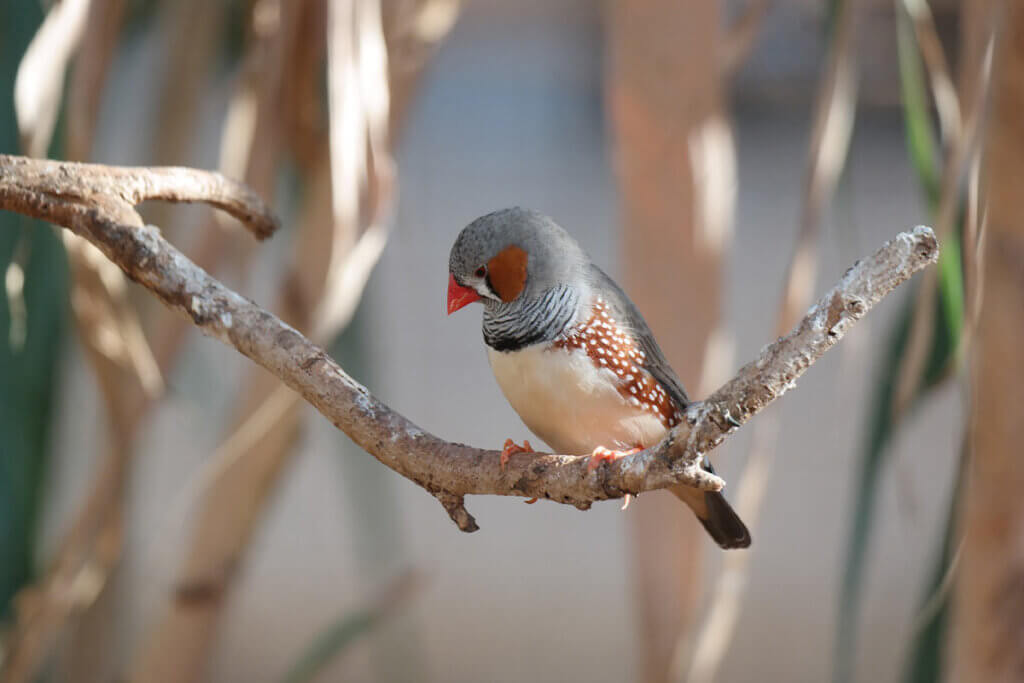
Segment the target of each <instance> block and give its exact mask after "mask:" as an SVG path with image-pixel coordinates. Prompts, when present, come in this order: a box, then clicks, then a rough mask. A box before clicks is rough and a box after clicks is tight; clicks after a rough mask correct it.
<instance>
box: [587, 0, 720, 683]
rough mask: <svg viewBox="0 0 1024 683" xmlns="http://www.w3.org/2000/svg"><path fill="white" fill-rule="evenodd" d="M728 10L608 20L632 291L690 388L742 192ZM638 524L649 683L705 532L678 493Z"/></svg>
mask: <svg viewBox="0 0 1024 683" xmlns="http://www.w3.org/2000/svg"><path fill="white" fill-rule="evenodd" d="M719 11H720V8H719V3H716V2H705V1H704V0H687V1H686V2H682V3H680V2H675V1H673V0H624V1H623V2H616V3H611V4H610V5H609V6H608V15H607V16H608V25H609V38H608V39H609V48H610V59H609V60H608V72H607V75H606V78H607V82H608V100H609V101H608V107H609V110H610V112H611V115H612V120H613V135H614V139H615V157H616V172H617V175H618V179H619V187H620V188H621V196H622V209H621V211H622V217H623V226H624V233H623V236H622V254H623V275H624V280H625V285H626V288H627V289H628V290H629V291H630V293H631V295H632V296H633V299H634V300H635V301H636V303H637V305H638V306H639V307H640V309H641V310H642V311H643V312H644V317H645V318H646V319H647V321H648V322H649V324H650V325H651V328H652V330H653V331H654V333H655V335H656V336H657V338H658V341H659V343H660V344H661V346H662V348H663V349H664V351H665V353H666V355H667V356H668V359H669V361H670V362H671V363H672V365H673V367H674V368H675V369H676V370H677V371H678V373H679V375H680V377H681V378H682V380H683V382H684V384H686V385H687V386H690V387H696V386H697V383H698V379H699V378H700V374H701V372H700V371H701V367H702V361H703V359H704V357H705V354H706V353H707V349H708V343H709V340H710V339H711V338H712V330H713V329H714V328H715V327H716V325H717V324H718V320H719V315H720V309H721V290H720V287H719V286H718V282H719V280H720V279H721V258H722V253H723V250H724V248H725V247H726V246H727V244H728V242H729V240H730V239H731V228H732V225H731V222H732V211H733V194H734V191H735V177H734V173H735V154H734V149H733V144H732V137H731V130H730V127H729V123H728V121H727V119H726V117H725V113H724V111H723V102H722V90H721V79H720V73H721V70H722V69H721V67H720V65H719V64H718V62H717V61H716V59H717V56H718V55H719V54H720V49H721V47H722V38H721V35H720V33H721V17H720V14H719ZM680 301H683V302H685V303H684V304H683V310H682V311H681V310H680ZM629 525H630V527H631V529H630V533H631V537H632V546H633V552H632V553H631V557H632V559H633V577H634V590H635V595H636V599H637V610H638V615H639V625H640V629H639V633H638V634H637V636H638V641H637V642H638V645H639V653H640V657H641V661H640V678H639V680H643V681H646V682H647V683H659V682H662V681H667V680H668V679H669V676H670V673H671V664H672V656H673V652H674V650H675V645H676V642H677V641H678V639H679V637H680V635H681V634H682V633H684V632H686V630H687V629H689V628H690V626H691V623H692V621H693V618H694V614H695V610H696V606H697V600H698V598H699V595H700V586H701V583H700V578H699V573H700V566H701V552H700V548H701V545H700V543H699V539H700V534H701V533H702V532H701V530H700V529H699V527H698V526H697V525H696V524H695V523H694V521H693V519H691V517H690V516H689V515H687V514H685V511H684V510H683V509H682V508H681V506H680V505H679V502H678V501H677V500H675V499H674V498H673V497H671V496H667V495H660V496H644V497H643V498H642V499H641V500H638V501H637V502H636V503H634V504H633V506H632V509H631V510H630V511H629Z"/></svg>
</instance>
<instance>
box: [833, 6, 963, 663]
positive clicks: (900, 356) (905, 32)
mask: <svg viewBox="0 0 1024 683" xmlns="http://www.w3.org/2000/svg"><path fill="white" fill-rule="evenodd" d="M897 46H898V49H899V64H900V87H901V94H902V102H903V114H904V125H905V129H906V140H907V151H908V154H909V156H910V161H911V165H912V166H913V168H914V171H915V174H916V175H917V178H918V181H919V183H920V185H921V188H922V192H923V194H924V196H925V200H926V203H927V205H928V207H929V209H930V211H931V214H932V215H933V216H934V214H935V212H936V209H937V206H938V203H939V193H940V184H941V181H940V173H939V165H938V163H939V162H938V160H939V156H940V155H939V152H938V150H937V143H936V140H937V136H936V133H935V126H934V124H933V119H932V114H931V110H930V108H929V104H928V101H929V100H928V91H927V86H926V80H925V74H924V69H923V66H922V63H921V58H920V51H919V49H918V45H917V41H916V37H915V34H914V30H913V26H912V25H911V23H910V19H909V17H908V16H907V15H906V12H904V11H897ZM960 220H962V217H961V218H960ZM953 233H954V234H953V235H951V236H949V237H947V238H946V239H945V240H944V242H943V244H942V252H941V255H940V257H939V265H938V267H939V276H938V296H937V297H936V299H935V306H936V311H935V315H934V318H933V320H934V324H933V329H932V334H931V340H930V344H931V346H930V349H929V352H928V359H927V362H926V366H925V369H924V373H923V377H921V378H920V380H919V381H918V383H917V386H916V387H915V390H914V394H913V396H912V398H911V401H910V406H909V407H908V408H909V409H908V410H907V411H906V414H912V413H913V411H914V409H915V408H916V407H917V406H918V405H919V404H920V401H921V399H922V398H923V397H924V396H925V395H926V394H927V393H928V392H929V391H930V390H931V389H932V388H934V387H935V386H937V385H938V384H939V383H940V382H941V381H942V379H943V378H944V377H945V376H946V374H947V372H946V371H947V370H948V368H949V365H950V363H951V362H952V361H953V360H954V359H955V358H956V349H957V346H958V345H959V342H960V337H961V333H962V328H963V311H964V292H963V270H962V263H961V257H960V244H959V234H960V231H959V230H954V231H953ZM916 294H917V290H916V288H915V291H914V293H913V295H912V296H911V297H910V299H909V302H908V304H907V305H905V307H904V310H903V311H902V313H901V315H900V319H899V322H898V323H897V327H896V329H895V330H894V332H893V334H892V337H891V341H890V345H889V353H888V354H887V355H886V358H885V363H884V367H883V368H882V373H881V375H880V377H879V379H878V383H877V385H876V394H875V398H874V399H873V401H872V404H871V405H872V406H874V410H873V412H872V414H871V417H870V423H869V426H868V431H867V433H868V438H867V443H866V444H865V449H864V453H863V455H862V459H861V466H860V473H859V476H858V481H857V493H856V497H855V502H854V506H855V507H854V512H853V528H852V529H851V531H850V536H849V539H848V541H847V553H846V563H845V571H844V576H843V584H842V594H841V597H840V609H839V624H838V628H837V632H836V643H835V653H834V663H833V666H834V668H833V681H835V682H836V683H845V682H846V681H849V680H851V679H852V677H853V673H854V672H853V667H854V662H855V661H856V654H857V627H858V624H859V621H860V605H861V601H862V593H863V582H864V569H865V566H866V564H867V552H868V545H869V540H870V536H871V530H872V527H873V525H874V510H875V505H876V495H877V491H878V489H879V487H880V485H881V483H880V482H881V477H882V474H883V472H884V469H885V466H886V464H887V451H886V446H887V445H888V443H889V441H890V439H891V438H892V436H893V434H894V433H895V430H896V428H897V427H898V425H897V424H896V423H895V422H894V420H893V417H894V414H893V404H894V400H895V391H896V378H897V377H898V376H899V374H900V368H901V367H902V365H903V363H904V360H905V358H906V355H907V351H908V341H909V336H910V324H911V320H912V318H913V314H914V310H913V307H914V303H915V302H916V301H917V296H916Z"/></svg>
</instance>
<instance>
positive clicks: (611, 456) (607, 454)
mask: <svg viewBox="0 0 1024 683" xmlns="http://www.w3.org/2000/svg"><path fill="white" fill-rule="evenodd" d="M642 450H643V449H642V448H630V449H629V450H628V451H613V450H611V449H609V448H605V447H604V446H598V447H597V448H595V449H594V452H593V453H591V454H590V461H589V462H588V463H587V471H588V472H593V471H594V470H596V469H597V468H598V467H600V466H601V463H602V462H613V461H615V460H618V459H619V458H624V457H626V456H627V455H633V454H634V453H639V452H640V451H642Z"/></svg>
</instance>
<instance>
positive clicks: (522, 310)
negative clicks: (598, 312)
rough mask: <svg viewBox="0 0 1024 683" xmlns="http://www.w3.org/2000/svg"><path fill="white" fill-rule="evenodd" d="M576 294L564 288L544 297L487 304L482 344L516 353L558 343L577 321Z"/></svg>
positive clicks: (548, 293)
mask: <svg viewBox="0 0 1024 683" xmlns="http://www.w3.org/2000/svg"><path fill="white" fill-rule="evenodd" d="M578 308H579V294H578V293H577V292H576V291H575V290H574V289H573V288H571V287H569V286H567V285H558V286H556V287H552V288H551V289H549V290H547V291H546V292H545V293H544V295H543V296H541V297H537V298H534V299H528V300H518V299H517V300H516V301H512V302H509V303H495V302H490V301H488V303H487V306H486V307H485V308H484V324H483V331H484V343H486V344H487V346H489V347H491V348H492V349H494V350H495V351H518V350H519V349H521V348H523V347H526V346H532V345H534V344H540V343H542V342H550V341H554V340H555V339H557V338H558V337H559V336H560V335H561V334H563V333H564V332H565V331H566V330H568V329H569V328H570V327H572V325H574V324H575V323H576V322H577V321H576V312H577V310H578Z"/></svg>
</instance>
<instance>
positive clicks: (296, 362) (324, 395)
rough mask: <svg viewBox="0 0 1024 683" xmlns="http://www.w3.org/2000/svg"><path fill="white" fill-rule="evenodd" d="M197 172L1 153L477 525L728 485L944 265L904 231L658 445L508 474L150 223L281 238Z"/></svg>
mask: <svg viewBox="0 0 1024 683" xmlns="http://www.w3.org/2000/svg"><path fill="white" fill-rule="evenodd" d="M191 173H192V174H194V177H190V172H189V170H188V169H174V172H173V173H168V172H167V171H164V170H160V171H154V170H150V169H145V168H140V169H129V168H111V167H105V166H95V165H88V164H64V163H58V162H41V161H34V160H28V159H25V158H22V157H11V156H4V155H0V209H6V210H10V211H16V212H19V213H23V214H26V215H30V216H34V217H37V218H41V219H44V220H48V221H51V222H54V223H57V224H59V225H62V226H64V227H66V228H68V229H70V230H73V231H74V232H76V233H77V234H79V235H81V236H82V237H84V238H85V239H87V240H89V241H90V242H92V243H93V244H95V245H96V246H97V247H98V248H99V249H100V250H101V251H103V253H104V254H106V256H107V257H108V258H110V259H111V260H112V261H113V262H114V263H116V264H117V265H118V266H120V267H121V268H122V269H123V270H124V272H125V273H126V274H127V275H128V276H129V277H130V278H131V279H133V280H135V281H136V282H138V283H140V284H142V285H143V286H144V287H146V288H147V289H149V290H151V291H152V292H153V293H154V294H156V295H157V296H158V297H159V298H160V299H161V300H162V301H164V303H166V304H167V305H168V306H170V307H172V308H174V309H176V310H178V311H180V312H182V313H183V314H185V315H187V316H188V317H189V318H190V319H191V320H192V322H193V323H194V324H195V325H196V326H197V327H199V328H200V329H201V330H202V331H203V332H204V333H205V334H208V335H210V336H212V337H215V338H217V339H219V340H221V341H222V342H224V343H225V344H228V345H230V346H233V347H234V348H236V349H237V350H238V351H239V352H241V353H242V354H244V355H246V356H248V357H249V358H251V359H252V360H253V361H255V362H256V363H259V364H260V365H262V366H263V367H264V368H266V369H267V370H269V371H270V372H271V373H273V374H274V375H276V376H277V377H278V378H280V379H281V381H282V382H284V383H285V384H287V385H288V386H289V387H291V388H292V389H293V390H295V391H296V392H298V393H299V394H300V395H301V396H302V397H303V398H304V399H305V400H306V401H308V402H309V403H310V404H312V405H313V406H314V407H315V408H316V409H317V410H319V411H320V412H321V413H322V414H323V415H324V416H325V417H327V418H328V419H329V420H330V421H331V422H332V423H333V424H334V425H335V426H337V427H338V429H340V430H342V431H343V432H345V433H346V434H347V435H348V436H349V437H350V438H351V439H352V440H353V441H355V442H356V443H357V444H359V445H360V446H361V447H362V448H364V449H365V450H366V451H367V452H369V453H370V454H372V455H373V456H374V457H376V458H377V459H378V460H380V461H381V462H382V463H383V464H385V465H387V466H388V467H390V468H391V469H393V470H395V471H396V472H398V473H399V474H401V475H403V476H405V477H407V478H409V479H411V480H412V481H414V482H416V483H417V484H419V485H420V486H422V487H423V488H425V489H426V490H427V491H429V492H430V493H431V494H432V495H434V496H435V497H436V498H437V499H438V500H439V501H440V502H441V503H442V505H443V506H444V508H445V510H446V511H447V512H448V514H449V516H450V517H451V518H452V520H453V521H454V522H455V523H456V524H457V525H458V526H459V528H460V529H462V530H463V531H475V530H476V529H477V525H476V521H475V520H474V519H473V517H472V515H470V514H469V513H468V512H467V511H466V508H465V504H464V497H465V496H466V495H480V494H491V495H506V496H507V495H511V496H522V497H524V498H546V499H549V500H553V501H555V502H559V503H565V504H569V505H574V506H576V507H577V508H580V509H587V508H589V507H590V505H591V504H592V503H593V502H595V501H599V500H607V499H611V498H621V497H623V496H625V495H626V494H633V495H637V494H640V493H643V492H645V491H652V490H656V489H661V488H666V487H668V486H671V485H675V484H686V485H689V486H695V487H698V488H703V489H707V490H719V489H721V488H722V487H723V486H724V485H725V482H724V481H723V480H722V479H720V478H719V477H717V476H715V475H712V474H710V473H708V472H706V471H704V470H703V469H702V468H701V466H700V463H701V460H702V458H703V457H704V455H706V454H707V453H708V452H710V451H711V450H712V449H714V448H715V447H716V446H717V445H718V444H719V443H721V442H722V440H723V439H725V437H726V436H728V435H729V434H730V433H732V432H734V431H735V430H736V429H738V428H739V427H740V426H741V425H742V424H743V423H745V422H746V421H747V420H749V419H750V418H751V417H752V416H753V415H754V414H755V413H757V412H758V411H760V410H762V409H763V408H764V407H765V406H767V405H768V404H769V403H770V402H771V401H773V400H775V399H776V398H777V397H779V396H781V395H782V394H783V393H784V392H785V391H787V390H788V389H789V388H791V387H792V386H793V385H794V382H795V381H796V379H797V378H798V377H800V375H802V374H803V373H804V372H805V371H806V370H807V368H809V367H810V366H811V365H812V364H813V363H814V362H815V361H816V360H817V359H818V358H820V357H821V355H822V354H824V353H825V351H827V350H828V349H829V348H831V347H832V346H834V345H835V344H836V343H837V342H838V341H839V340H840V339H841V338H842V336H843V335H844V334H846V332H847V331H849V329H850V327H851V326H852V324H853V323H854V322H856V321H857V320H858V319H860V318H862V317H863V316H864V315H865V314H866V313H867V312H868V311H869V310H870V309H871V308H872V307H873V306H874V305H875V304H877V303H878V302H879V301H881V299H882V298H883V297H885V296H886V295H887V294H888V293H889V292H891V291H892V290H893V289H895V288H896V287H897V286H898V285H899V284H901V283H902V282H904V281H906V280H907V279H909V278H910V276H911V275H913V274H914V273H915V272H917V271H918V270H920V269H922V268H924V267H925V266H927V265H928V264H930V263H934V262H935V261H936V260H937V258H938V251H939V249H938V243H937V242H936V239H935V235H934V233H933V232H932V230H931V229H930V228H926V227H918V228H916V229H915V230H913V231H911V232H905V233H901V234H899V235H897V236H896V238H894V239H893V240H891V241H889V242H888V243H887V244H885V245H884V246H883V247H882V248H881V249H879V250H878V251H877V252H876V253H875V254H873V255H872V256H870V257H868V258H866V259H863V260H862V261H860V262H858V263H857V264H856V265H854V266H853V267H852V268H850V269H849V270H848V271H847V272H846V274H845V275H844V276H843V278H842V279H841V280H840V281H839V283H838V284H837V285H836V286H835V287H833V288H832V289H831V290H830V291H829V292H828V293H827V294H825V295H824V296H823V297H822V298H821V299H819V300H818V302H817V303H816V304H815V305H814V306H813V307H812V308H811V309H810V311H808V312H807V314H806V315H805V316H804V318H803V320H801V322H800V323H799V324H798V325H797V326H796V328H795V329H794V330H793V332H791V333H790V334H789V335H787V336H786V337H783V338H780V339H779V340H777V341H776V342H774V343H772V344H769V345H768V346H766V347H765V348H764V350H763V351H762V352H761V355H760V356H759V357H758V358H757V359H756V360H755V361H753V362H751V363H748V364H747V365H745V366H744V367H743V368H741V369H740V370H739V372H737V374H736V376H735V377H733V378H732V379H731V380H729V381H728V382H727V383H726V384H725V385H723V386H722V387H721V388H720V389H718V390H717V391H715V392H714V393H713V394H712V395H711V396H709V397H708V398H707V399H706V400H705V401H698V402H695V403H693V404H691V405H690V406H689V407H688V408H687V410H686V413H685V419H684V420H683V421H682V422H681V423H680V424H679V425H678V426H676V427H675V428H674V429H673V430H672V431H671V432H669V434H668V436H666V438H665V439H664V440H663V441H662V442H661V443H659V444H658V445H656V446H654V447H652V448H649V449H647V450H645V451H642V452H640V453H637V454H635V455H632V456H628V457H625V458H622V459H620V460H617V461H615V462H612V463H608V464H605V465H602V466H601V467H599V468H597V469H596V470H594V471H590V470H588V468H587V463H588V458H587V457H586V456H573V455H550V454H537V453H524V454H518V455H515V456H513V457H512V458H511V460H510V461H509V463H508V466H507V467H506V468H505V469H504V470H502V469H501V468H500V467H499V464H498V461H499V452H498V451H494V450H483V449H477V448H472V447H469V446H464V445H462V444H455V443H450V442H448V441H445V440H443V439H440V438H438V437H436V436H434V435H432V434H430V433H427V432H425V431H423V430H422V429H420V428H419V427H417V426H416V425H414V424H413V423H412V422H410V421H409V420H407V419H406V418H405V417H403V416H402V415H400V414H398V413H396V412H395V411H393V410H391V409H390V408H389V407H388V406H387V405H385V404H384V403H382V402H380V401H378V400H377V399H376V398H375V397H374V396H373V395H372V394H370V392H369V391H367V389H366V388H365V387H363V386H362V385H360V384H359V383H358V382H356V381H355V380H353V379H352V378H351V377H349V376H348V375H347V374H346V373H345V371H344V370H343V369H342V368H341V366H339V365H338V364H337V363H336V362H335V361H334V359H332V358H331V357H330V356H329V355H327V353H326V352H325V351H324V350H323V349H321V348H320V347H318V346H316V345H315V344H313V343H312V342H310V341H309V340H308V339H307V338H306V337H304V336H303V335H302V334H301V333H299V332H298V331H297V330H295V329H293V328H292V327H290V326H288V325H287V324H285V323H284V322H282V321H281V320H279V319H278V318H277V317H275V316H274V315H273V314H271V313H269V312H267V311H266V310H264V309H262V308H260V307H259V306H257V305H256V304H254V303H253V302H251V301H249V300H248V299H246V298H244V297H242V296H241V295H239V294H237V293H236V292H234V291H232V290H230V289H228V288H227V287H225V286H224V285H223V284H221V283H220V282H219V281H218V280H216V279H214V278H213V277H211V276H210V275H209V274H208V273H206V272H205V271H204V270H203V269H201V268H200V267H199V266H197V265H196V264H194V263H193V262H192V261H190V260H189V259H188V258H187V257H186V256H185V255H184V254H182V253H181V252H180V251H178V250H177V249H175V248H174V247H173V246H172V245H171V244H170V243H168V242H167V241H166V240H164V239H163V237H162V236H161V235H160V232H159V230H158V229H156V228H154V227H152V226H145V225H143V223H142V220H141V218H139V216H138V214H137V213H136V212H135V210H134V208H133V206H132V204H134V203H135V202H136V201H141V199H142V198H146V199H150V198H167V199H171V200H173V201H203V202H207V203H210V204H212V205H214V206H218V207H220V208H224V209H226V210H229V211H231V213H232V214H233V215H235V216H237V217H239V218H240V219H242V220H243V221H249V222H250V225H251V224H252V223H255V224H256V227H255V228H254V230H253V231H254V233H256V234H257V235H265V234H269V230H268V229H267V226H273V225H274V224H275V222H274V221H273V219H272V218H271V217H270V214H269V212H268V211H267V210H266V208H265V207H264V206H263V204H262V202H260V201H259V200H258V198H256V197H255V196H254V195H253V194H252V193H251V192H249V191H248V190H247V189H245V188H244V187H242V186H239V185H236V184H234V183H231V182H230V181H226V180H225V179H223V178H222V177H220V176H215V175H213V174H208V173H204V172H201V171H191ZM161 183H163V185H161ZM65 185H66V187H65ZM83 188H85V189H87V190H88V191H87V192H86V191H83ZM125 188H129V189H125ZM139 188H143V189H141V190H140V189H139ZM161 188H163V189H164V190H166V191H167V192H166V194H163V193H162V191H161ZM685 305H686V304H685V302H680V307H681V308H685Z"/></svg>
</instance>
